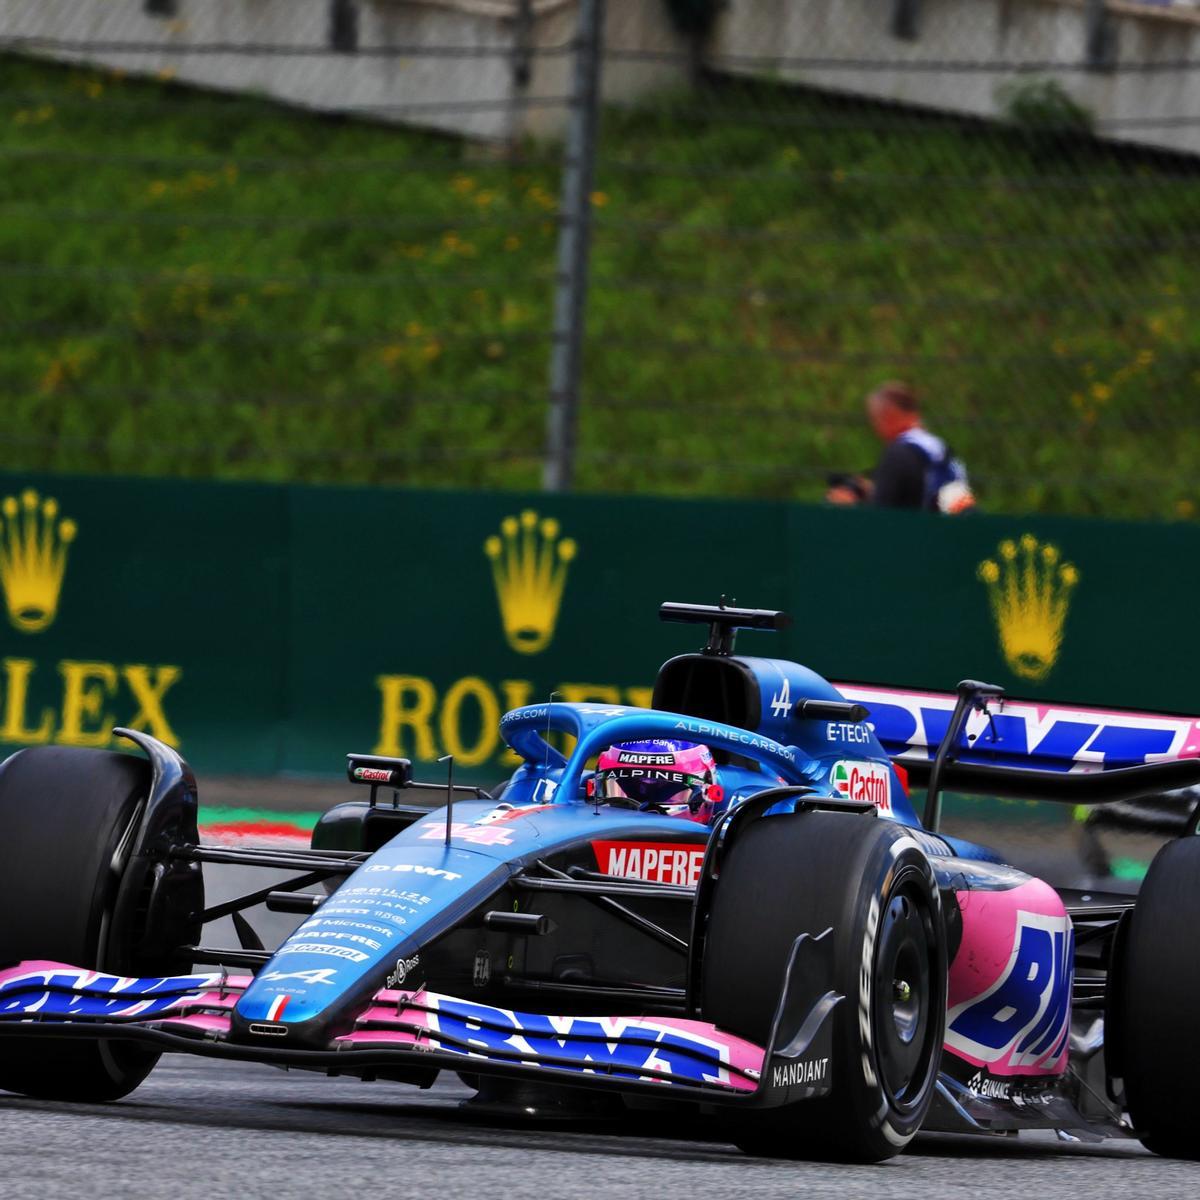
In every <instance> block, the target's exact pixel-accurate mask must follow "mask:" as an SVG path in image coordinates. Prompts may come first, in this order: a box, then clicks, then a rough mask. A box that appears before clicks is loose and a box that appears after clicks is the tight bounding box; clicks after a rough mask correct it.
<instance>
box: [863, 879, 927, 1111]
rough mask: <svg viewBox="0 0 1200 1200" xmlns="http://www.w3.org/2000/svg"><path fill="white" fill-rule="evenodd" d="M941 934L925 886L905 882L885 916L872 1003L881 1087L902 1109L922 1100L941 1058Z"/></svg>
mask: <svg viewBox="0 0 1200 1200" xmlns="http://www.w3.org/2000/svg"><path fill="white" fill-rule="evenodd" d="M936 936H937V935H936V932H935V929H934V921H933V913H932V910H931V906H930V904H929V901H928V897H927V896H926V895H925V894H924V892H923V889H921V888H920V887H919V886H917V884H916V881H915V880H913V881H909V882H908V883H906V884H901V886H899V887H897V888H896V889H895V890H894V891H893V892H892V894H891V895H890V896H889V897H888V899H887V902H886V904H885V907H884V910H883V914H882V916H881V918H880V925H879V935H878V941H877V943H876V952H875V972H874V978H875V980H876V987H875V989H874V997H873V1004H872V1016H873V1025H874V1030H873V1033H874V1040H875V1043H876V1063H877V1071H878V1076H879V1081H880V1086H881V1087H882V1088H883V1091H884V1093H885V1095H886V1097H887V1100H888V1103H889V1105H890V1106H891V1107H892V1108H894V1109H896V1110H899V1111H904V1110H906V1109H908V1108H912V1107H915V1106H916V1105H917V1104H918V1103H919V1102H920V1100H921V1097H922V1096H923V1095H924V1093H925V1091H926V1086H927V1082H928V1079H929V1076H930V1072H931V1068H932V1064H933V1062H934V1061H935V1060H936V1054H937V1049H938V1047H936V1046H935V1045H934V1044H933V1043H934V1041H935V1039H936V1037H937V1032H938V1029H939V1027H940V1025H939V1021H938V1019H937V1014H936V1013H935V1011H934V1008H935V1006H936V1005H938V1004H944V997H943V996H942V994H941V988H940V987H939V985H938V952H937V940H936Z"/></svg>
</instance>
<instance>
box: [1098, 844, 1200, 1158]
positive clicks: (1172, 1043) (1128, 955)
mask: <svg viewBox="0 0 1200 1200" xmlns="http://www.w3.org/2000/svg"><path fill="white" fill-rule="evenodd" d="M1128 920H1129V924H1128V927H1127V928H1126V929H1125V930H1124V931H1123V937H1122V948H1121V953H1120V956H1119V958H1120V961H1119V962H1118V963H1117V964H1116V978H1115V979H1114V980H1113V983H1112V988H1113V989H1114V990H1115V991H1116V992H1117V995H1116V1001H1117V1003H1116V1004H1115V1005H1113V1006H1112V1008H1111V1009H1110V1018H1109V1019H1110V1021H1112V1020H1113V1019H1114V1018H1115V1023H1116V1025H1117V1028H1116V1029H1115V1030H1114V1031H1113V1032H1114V1034H1115V1040H1116V1041H1117V1043H1118V1044H1119V1047H1120V1053H1119V1058H1120V1064H1121V1070H1122V1072H1123V1077H1124V1082H1125V1100H1126V1107H1127V1108H1128V1110H1129V1116H1130V1119H1131V1121H1132V1123H1133V1127H1134V1129H1135V1130H1136V1131H1137V1134H1138V1137H1139V1138H1141V1141H1142V1144H1143V1145H1144V1146H1145V1147H1146V1148H1147V1149H1148V1150H1152V1151H1154V1153H1155V1154H1161V1155H1164V1156H1165V1157H1167V1158H1183V1159H1191V1160H1193V1161H1196V1160H1200V1139H1198V1138H1197V1135H1196V1123H1195V1117H1194V1114H1193V1108H1194V1099H1195V1080H1196V1078H1197V1075H1200V1038H1197V1036H1196V997H1197V996H1200V945H1198V943H1197V941H1196V930H1197V928H1200V837H1185V838H1180V839H1179V840H1177V841H1173V842H1168V843H1167V844H1166V845H1165V846H1163V847H1162V849H1161V850H1159V852H1158V854H1157V855H1156V856H1155V858H1154V861H1153V862H1152V863H1151V864H1150V870H1149V872H1147V874H1146V879H1145V881H1144V882H1143V884H1142V889H1141V891H1140V892H1139V893H1138V898H1137V904H1136V905H1135V907H1134V909H1133V912H1132V913H1131V914H1130V916H1129V918H1128Z"/></svg>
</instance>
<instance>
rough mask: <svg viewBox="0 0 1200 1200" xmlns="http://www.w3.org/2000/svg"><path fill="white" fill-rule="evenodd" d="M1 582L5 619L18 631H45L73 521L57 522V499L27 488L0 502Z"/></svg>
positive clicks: (55, 602) (55, 604) (72, 537)
mask: <svg viewBox="0 0 1200 1200" xmlns="http://www.w3.org/2000/svg"><path fill="white" fill-rule="evenodd" d="M0 514H2V515H0V584H2V585H3V587H4V602H5V604H7V605H8V619H9V620H10V621H11V622H12V624H13V627H14V628H15V629H19V630H20V631H21V632H22V633H38V632H39V631H41V630H43V629H45V628H46V627H47V626H48V625H49V624H50V623H51V622H52V621H53V620H54V617H55V614H56V613H57V612H58V594H59V591H60V590H61V588H62V581H63V572H64V571H65V570H66V569H67V548H68V547H69V546H70V544H71V542H73V541H74V540H75V532H76V526H75V522H74V521H72V520H71V519H70V518H69V517H65V518H63V519H62V520H59V516H58V501H57V500H55V499H53V498H52V497H50V496H47V497H46V499H45V500H42V499H41V498H40V497H39V496H38V494H37V492H35V491H34V490H33V488H26V489H25V491H23V492H22V493H21V498H20V500H18V499H17V498H16V496H6V497H5V498H4V501H3V503H2V504H0Z"/></svg>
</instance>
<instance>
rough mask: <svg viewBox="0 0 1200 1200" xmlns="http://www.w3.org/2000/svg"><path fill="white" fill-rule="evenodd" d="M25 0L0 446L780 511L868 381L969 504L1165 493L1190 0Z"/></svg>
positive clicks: (50, 458) (10, 142)
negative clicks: (966, 482) (957, 481)
mask: <svg viewBox="0 0 1200 1200" xmlns="http://www.w3.org/2000/svg"><path fill="white" fill-rule="evenodd" d="M158 2H159V3H161V2H162V0H158ZM54 7H55V6H53V5H46V4H43V5H40V6H37V7H36V13H37V16H36V19H35V17H33V16H31V15H30V14H31V13H33V12H34V11H35V9H34V6H31V5H18V4H8V5H4V6H3V7H2V8H0V38H3V39H4V40H5V41H6V42H7V49H8V51H9V54H8V56H7V57H5V58H4V59H3V60H2V61H3V66H4V70H3V75H2V76H0V130H2V131H3V132H2V133H0V158H3V160H4V161H5V165H6V166H7V168H8V169H7V170H6V171H5V173H4V175H3V177H0V216H2V217H3V220H2V221H0V239H2V240H3V245H2V247H0V276H3V277H4V280H5V285H4V289H3V296H4V299H3V305H4V308H3V317H2V320H3V333H2V334H0V388H2V389H3V393H2V394H3V395H4V397H5V408H6V410H7V411H8V414H9V420H8V421H6V423H5V432H4V434H3V438H2V440H0V445H2V446H3V452H2V456H0V463H2V465H3V466H5V467H8V468H10V469H33V468H37V469H46V468H48V469H56V470H73V471H88V472H95V471H117V472H137V471H152V472H157V473H163V472H170V473H175V474H195V475H219V476H224V477H240V478H255V479H292V478H295V479H310V480H327V481H346V482H366V483H375V482H387V483H393V482H394V483H411V484H420V485H437V484H446V485H456V486H474V485H480V486H494V487H535V486H538V485H539V484H540V483H541V482H542V481H543V479H546V480H547V481H549V482H550V483H551V484H565V483H568V482H570V483H573V485H574V486H576V487H579V488H582V489H587V490H599V491H606V490H613V491H630V490H634V491H637V490H641V491H654V492H672V493H680V494H706V495H753V496H786V497H794V498H798V499H803V500H816V499H819V498H820V497H821V496H822V495H823V493H824V490H825V482H826V478H827V476H828V475H829V474H830V473H831V472H837V471H847V470H854V471H857V470H861V469H862V468H864V467H867V466H869V465H870V463H871V462H872V461H873V459H874V458H875V457H876V456H877V453H878V447H877V446H876V445H875V444H874V443H873V441H872V439H871V437H870V434H869V432H868V431H867V428H866V425H865V421H864V419H863V412H862V400H863V397H864V395H865V393H866V392H867V391H869V390H870V389H871V388H872V387H874V386H875V385H876V384H877V383H879V382H880V381H882V380H885V379H890V378H898V379H903V380H905V381H907V382H909V383H911V384H912V385H914V386H915V387H916V388H917V389H918V391H919V392H920V393H921V395H922V396H923V398H924V401H925V406H926V411H927V420H928V424H929V425H930V426H931V427H932V428H933V429H934V430H935V432H938V433H940V434H942V435H943V436H944V437H946V438H947V440H949V441H950V443H951V444H952V445H953V446H954V448H955V450H956V451H957V452H958V453H959V454H960V455H961V456H962V457H963V458H964V459H965V460H966V462H967V465H968V468H969V469H970V471H971V473H972V477H973V479H974V481H975V482H976V483H977V485H978V492H979V495H980V500H981V504H982V505H983V507H984V508H986V509H991V510H1022V509H1037V510H1044V511H1060V512H1086V513H1102V514H1106V515H1126V516H1154V517H1191V516H1193V515H1195V514H1196V507H1195V506H1196V502H1197V497H1196V486H1195V482H1194V471H1193V464H1194V463H1195V462H1196V461H1197V460H1198V459H1200V404H1198V403H1197V398H1198V397H1200V345H1198V343H1200V326H1198V325H1197V322H1196V321H1195V320H1194V319H1193V318H1192V316H1191V314H1192V312H1193V309H1194V301H1195V299H1196V297H1197V295H1198V294H1200V236H1198V235H1197V233H1196V229H1197V228H1198V225H1197V217H1200V169H1198V167H1200V157H1197V156H1198V155H1200V116H1198V115H1197V114H1198V113H1200V23H1198V21H1197V14H1196V13H1195V12H1193V11H1191V10H1190V8H1188V7H1186V6H1149V5H1148V6H1138V5H1132V4H1128V3H1122V4H1120V5H1110V6H1105V5H1097V4H1093V3H1091V2H1090V0H1088V2H1087V3H1070V2H1068V0H1062V2H1056V0H1007V2H1005V0H959V2H957V3H949V2H948V0H943V2H942V3H934V2H933V0H926V2H925V3H918V2H917V0H896V2H895V3H890V4H876V3H868V0H806V2H805V3H794V2H792V3H786V2H785V0H730V3H728V4H726V5H724V6H710V5H709V4H707V3H706V2H705V0H653V2H652V3H651V2H650V0H646V2H644V3H640V4H639V3H633V2H632V0H630V2H629V3H622V2H621V0H608V3H607V5H605V4H602V3H601V0H584V3H582V4H576V3H557V2H554V0H536V2H534V0H520V2H518V0H514V2H513V3H509V2H508V0H462V2H461V3H460V2H456V0H426V2H425V3H422V4H409V3H401V2H400V0H379V2H378V3H365V2H364V3H358V4H356V3H348V2H347V3H333V4H329V3H324V2H321V3H317V2H316V0H313V2H312V3H309V2H308V0H302V2H299V3H296V4H294V5H293V6H292V7H291V9H290V10H289V11H290V13H291V15H290V17H289V19H288V20H287V21H285V22H284V23H283V24H282V25H279V26H274V25H271V24H270V23H269V22H268V21H267V20H266V16H267V15H269V9H270V7H271V0H264V8H263V10H262V14H260V17H259V18H258V24H254V23H253V22H250V24H247V21H249V18H247V17H245V13H246V11H247V10H246V6H243V5H237V6H235V5H232V4H226V3H224V2H223V0H210V2H209V3H207V4H201V3H200V0H193V2H192V3H189V2H188V0H172V2H171V3H168V4H165V5H164V7H167V8H169V9H171V11H170V12H167V13H157V14H156V13H148V12H147V11H146V10H147V9H148V8H152V7H155V5H153V4H146V3H143V2H130V3H127V4H124V5H121V4H103V5H102V4H100V3H99V2H98V0H88V2H86V3H78V4H72V5H65V4H64V5H62V6H61V11H60V13H59V18H60V19H59V20H58V22H57V25H56V24H55V20H54V18H55V14H54V11H53V10H54ZM101 9H103V10H105V15H104V20H103V21H102V20H101V19H100V17H99V16H98V15H97V14H98V13H99V12H100V10H101ZM89 11H90V13H91V16H90V17H89V16H88V12H89ZM113 13H116V16H113V15H112V14H113ZM238 14H241V16H240V17H239V16H238ZM581 16H582V18H583V21H582V23H581V20H580V18H581ZM235 17H237V19H236V20H235ZM118 18H120V20H118ZM590 20H594V22H595V25H594V28H593V26H591V25H590V24H589V21H590ZM121 21H124V24H122V23H121ZM114 22H115V23H114ZM589 30H590V31H591V32H589ZM592 33H594V34H595V36H594V37H593V36H591V35H592ZM51 37H53V39H54V40H53V41H49V40H47V39H49V38H51ZM30 39H36V40H30ZM1193 39H1194V40H1193ZM596 56H598V57H596ZM64 60H68V61H67V62H66V63H64ZM590 78H598V80H599V81H600V82H599V84H598V88H599V91H597V90H596V87H593V86H592V84H591V83H590V82H589V79H590ZM184 83H197V84H204V85H205V87H206V90H198V89H197V88H193V87H188V86H183V84H184ZM213 89H220V90H213ZM601 95H602V97H603V101H604V103H603V105H602V107H599V108H598V109H597V108H596V99H597V97H598V96H601ZM280 100H284V101H287V102H288V103H287V105H286V106H285V105H283V104H281V103H279V101H280ZM588 111H594V112H595V114H596V118H597V119H596V120H595V121H588V120H586V119H583V118H584V117H585V116H586V114H587V112H588ZM548 415H549V418H550V419H549V421H548V419H547V418H548Z"/></svg>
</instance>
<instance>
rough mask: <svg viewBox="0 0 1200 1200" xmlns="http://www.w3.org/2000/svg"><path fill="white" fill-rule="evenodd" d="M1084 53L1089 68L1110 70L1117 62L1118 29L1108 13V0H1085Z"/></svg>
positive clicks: (1092, 69)
mask: <svg viewBox="0 0 1200 1200" xmlns="http://www.w3.org/2000/svg"><path fill="white" fill-rule="evenodd" d="M1083 27H1084V54H1085V56H1086V59H1087V66H1088V69H1089V70H1091V71H1109V70H1112V68H1113V66H1114V65H1115V64H1116V58H1117V46H1116V31H1115V30H1114V28H1113V23H1112V21H1111V19H1110V18H1109V15H1108V2H1107V0H1084V7H1083Z"/></svg>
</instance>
